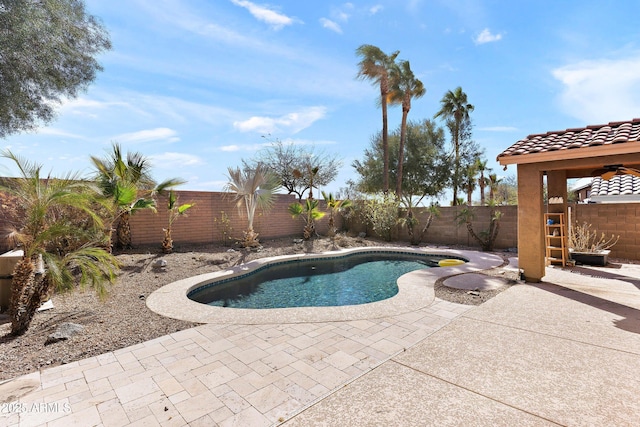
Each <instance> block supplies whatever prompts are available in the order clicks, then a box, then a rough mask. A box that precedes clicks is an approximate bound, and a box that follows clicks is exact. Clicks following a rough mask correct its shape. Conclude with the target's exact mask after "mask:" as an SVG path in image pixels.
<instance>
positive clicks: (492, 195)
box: [489, 173, 502, 203]
mask: <svg viewBox="0 0 640 427" xmlns="http://www.w3.org/2000/svg"><path fill="white" fill-rule="evenodd" d="M501 183H502V178H498V175H497V174H495V173H491V174H489V203H495V202H496V193H497V192H498V187H499V186H500V184H501Z"/></svg>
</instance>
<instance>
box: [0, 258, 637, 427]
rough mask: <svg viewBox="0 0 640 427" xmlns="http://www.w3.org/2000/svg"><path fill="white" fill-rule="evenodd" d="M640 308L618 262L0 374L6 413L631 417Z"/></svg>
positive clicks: (104, 419)
mask: <svg viewBox="0 0 640 427" xmlns="http://www.w3.org/2000/svg"><path fill="white" fill-rule="evenodd" d="M576 272H578V273H581V274H576ZM469 276H470V277H471V276H477V275H476V274H473V273H470V274H469ZM639 310H640V268H639V267H638V266H629V265H623V267H622V268H621V269H619V270H612V269H586V268H582V270H577V271H574V272H569V271H565V270H561V269H558V268H549V269H548V271H547V276H545V282H543V283H541V284H522V285H516V286H514V287H512V288H510V289H508V290H506V291H505V292H503V293H502V294H500V295H498V296H497V297H495V298H494V299H492V300H490V301H489V302H487V303H485V304H483V305H482V306H479V307H470V306H462V305H458V304H453V303H449V302H446V301H441V300H438V299H435V300H433V302H432V303H431V304H429V305H428V306H426V307H423V308H420V309H416V310H412V311H409V312H406V313H399V314H395V315H393V316H384V317H380V318H370V319H358V320H347V321H333V322H332V321H323V322H308V323H286V324H245V325H234V324H215V323H213V324H207V325H202V326H199V327H196V328H193V329H189V330H184V331H180V332H177V333H174V334H171V335H167V336H163V337H160V338H158V339H155V340H152V341H148V342H145V343H141V344H138V345H135V346H132V347H128V348H124V349H121V350H118V351H115V352H112V353H107V354H103V355H101V356H97V357H92V358H88V359H84V360H81V361H77V362H73V363H70V364H67V365H63V366H59V367H54V368H49V369H45V370H43V371H41V372H37V373H33V374H29V375H25V376H23V377H19V378H16V379H14V380H11V381H9V382H6V383H4V384H0V401H3V402H4V401H6V402H7V403H4V404H3V405H4V406H3V407H2V408H3V411H2V413H0V425H20V426H41V425H47V426H73V425H78V426H90V425H103V426H138V425H140V426H142V425H162V426H171V425H176V426H183V425H192V426H198V425H202V426H212V425H221V426H268V425H274V424H276V425H277V424H279V423H281V422H284V423H285V425H287V426H289V425H296V426H297V425H301V426H314V425H335V426H345V425H346V426H349V425H353V426H361V425H385V426H386V425H637V422H638V420H640V399H638V398H637V396H638V395H640V381H639V380H638V378H640V314H639V313H640V311H639ZM11 396H14V398H12V397H11ZM9 405H13V406H9Z"/></svg>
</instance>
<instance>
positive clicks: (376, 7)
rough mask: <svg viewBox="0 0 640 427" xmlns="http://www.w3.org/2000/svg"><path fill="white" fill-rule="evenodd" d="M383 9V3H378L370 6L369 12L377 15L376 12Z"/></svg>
mask: <svg viewBox="0 0 640 427" xmlns="http://www.w3.org/2000/svg"><path fill="white" fill-rule="evenodd" d="M382 9H384V6H382V5H381V4H377V5H375V6H371V7H370V8H369V13H370V14H371V15H375V14H376V13H378V12H380V11H381V10H382Z"/></svg>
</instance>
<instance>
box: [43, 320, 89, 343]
mask: <svg viewBox="0 0 640 427" xmlns="http://www.w3.org/2000/svg"><path fill="white" fill-rule="evenodd" d="M83 329H84V326H82V325H78V324H77V323H70V322H65V323H61V324H60V325H59V326H58V327H57V328H56V330H55V331H54V332H53V333H52V334H50V335H49V337H48V338H47V341H46V342H45V344H53V343H56V342H58V341H63V340H68V339H69V338H71V337H72V336H74V335H76V334H77V333H79V332H81V331H82V330H83Z"/></svg>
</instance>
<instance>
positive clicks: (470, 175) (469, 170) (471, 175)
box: [462, 163, 478, 206]
mask: <svg viewBox="0 0 640 427" xmlns="http://www.w3.org/2000/svg"><path fill="white" fill-rule="evenodd" d="M477 175H478V169H477V168H476V163H472V164H470V165H467V167H466V168H465V169H464V181H463V182H462V188H463V190H464V191H465V192H466V193H467V206H471V205H472V204H473V200H472V199H473V192H474V191H475V189H476V184H477V182H476V176H477Z"/></svg>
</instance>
